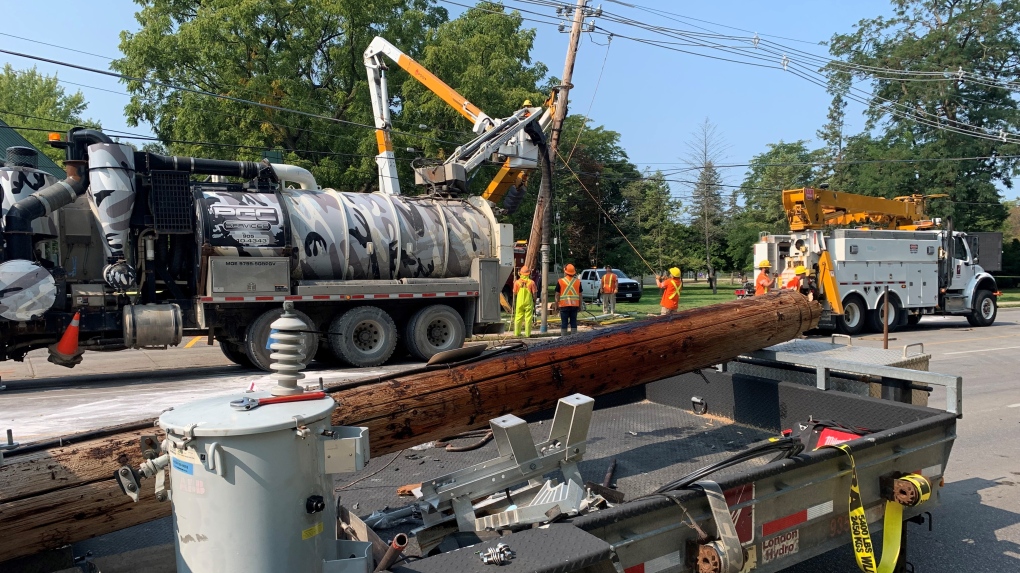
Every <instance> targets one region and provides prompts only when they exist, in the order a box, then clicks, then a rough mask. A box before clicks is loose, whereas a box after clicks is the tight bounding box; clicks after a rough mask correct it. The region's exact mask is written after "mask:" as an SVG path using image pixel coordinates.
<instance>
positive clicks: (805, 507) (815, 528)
mask: <svg viewBox="0 0 1020 573" xmlns="http://www.w3.org/2000/svg"><path fill="white" fill-rule="evenodd" d="M840 348H844V349H846V351H845V354H844V355H843V356H842V357H841V354H840ZM855 348H856V350H855ZM871 350H874V349H869V351H868V352H862V351H861V349H860V348H859V347H845V346H839V345H834V344H833V345H830V344H828V343H821V342H819V341H804V340H802V341H793V342H791V343H787V344H785V345H781V347H780V348H778V349H777V348H772V349H766V350H763V351H758V352H756V353H753V354H751V355H748V356H745V357H742V358H741V359H739V360H738V361H736V362H735V363H730V364H728V365H727V366H725V367H719V369H717V370H710V371H709V370H706V371H702V372H700V373H691V374H685V375H683V376H679V377H675V378H670V379H667V380H662V381H658V382H654V383H651V384H648V385H646V386H644V387H638V388H635V389H631V390H626V391H623V392H620V393H617V394H614V395H609V396H605V397H602V398H599V399H597V400H596V405H595V411H594V413H593V415H592V421H591V426H590V430H589V433H588V442H587V450H586V452H585V455H584V460H583V461H581V462H580V463H579V464H578V469H579V470H580V473H581V475H582V476H583V478H584V479H585V480H586V481H591V482H596V483H601V482H602V481H603V477H604V476H605V474H606V473H607V469H608V468H609V467H610V466H611V465H613V466H615V476H614V480H613V481H614V485H615V487H616V489H617V491H618V492H620V493H622V494H623V495H624V496H625V501H624V502H622V503H619V504H615V505H613V506H611V507H608V508H606V509H601V510H598V511H592V512H590V513H587V514H585V515H581V516H577V517H573V518H568V519H562V520H559V521H558V522H556V523H552V524H548V525H544V526H541V527H536V528H532V529H524V530H519V531H516V532H514V533H512V534H508V533H509V532H499V533H497V532H479V533H478V534H477V536H472V535H470V534H468V535H465V534H456V535H455V536H454V537H456V538H457V539H458V540H457V541H451V538H447V540H446V541H444V542H443V544H439V545H438V546H437V544H435V543H433V542H431V541H429V540H427V539H418V540H416V539H415V537H414V536H412V537H411V540H412V541H411V545H409V546H408V548H407V549H406V550H405V554H406V555H416V554H419V553H418V551H419V550H420V549H426V550H433V548H435V549H434V551H441V553H439V554H437V555H433V556H425V557H424V558H422V559H408V560H406V561H403V562H401V563H399V564H398V565H396V566H394V567H393V568H392V569H391V570H392V571H395V572H401V573H411V572H421V573H426V572H442V573H449V572H451V571H458V572H461V571H464V572H470V571H479V572H483V571H490V570H492V566H491V565H486V564H483V563H482V560H481V559H480V555H479V553H480V552H481V553H484V552H485V551H487V550H488V549H489V548H490V547H495V546H496V545H497V543H505V544H507V545H508V546H509V547H510V548H511V549H512V550H513V551H514V552H515V557H514V558H513V560H512V561H511V563H512V564H513V567H512V569H513V570H515V571H592V572H594V571H606V572H610V571H618V572H626V573H652V572H658V571H667V572H681V571H762V572H768V571H780V570H782V569H784V568H787V567H790V566H792V565H794V564H797V563H800V562H803V561H806V560H808V559H810V558H812V557H814V556H816V555H819V554H821V553H824V552H827V551H830V550H832V549H835V548H837V547H840V546H843V545H846V544H848V543H851V533H850V525H849V524H850V519H849V497H850V496H849V494H850V482H851V464H850V458H849V457H848V456H847V455H846V454H845V453H844V452H842V451H840V450H837V449H835V448H831V447H822V448H819V449H816V450H811V449H810V448H809V449H807V450H805V451H803V452H801V453H799V454H797V455H795V456H793V457H790V458H784V457H782V456H781V455H780V456H779V458H781V459H775V458H777V455H776V454H775V453H771V454H769V455H765V456H761V457H759V458H756V459H754V460H751V461H748V462H743V463H740V464H738V465H734V466H732V467H728V468H724V469H721V470H719V471H716V472H714V473H710V474H707V475H706V476H704V479H708V480H712V481H714V482H716V483H717V484H718V485H719V487H720V488H721V490H722V491H723V493H724V495H725V501H726V505H727V506H728V514H729V515H730V517H731V518H732V520H733V522H732V530H733V531H732V533H733V534H734V535H735V536H736V543H738V544H739V550H738V553H737V554H739V555H740V556H741V560H740V561H741V562H740V563H739V564H737V565H730V567H732V568H731V569H726V568H722V566H721V565H720V564H719V563H714V564H713V563H707V564H706V563H695V560H696V559H697V557H698V553H699V551H700V548H701V547H702V545H703V544H704V543H705V542H706V541H707V540H716V541H719V540H720V528H718V527H717V525H716V524H717V523H718V521H717V520H716V519H715V518H714V517H713V512H712V509H711V508H710V504H709V502H708V498H707V497H706V493H705V492H704V491H702V490H701V489H699V488H697V487H690V488H684V489H677V490H673V491H669V492H666V493H665V494H663V493H656V490H658V489H659V488H660V487H661V486H663V485H664V484H667V483H669V482H671V481H674V480H676V479H677V478H680V477H681V476H684V475H687V474H690V473H691V472H694V471H695V470H698V469H701V468H704V467H706V466H709V465H712V464H717V463H720V462H725V461H726V460H728V459H731V458H733V457H734V456H738V455H740V454H741V453H743V452H747V451H748V450H750V449H751V448H755V447H760V446H762V445H763V444H768V443H769V440H770V439H774V438H776V437H778V436H780V435H781V434H782V433H783V431H784V430H789V429H794V430H797V429H799V428H800V427H801V426H803V425H806V424H807V422H808V420H816V421H821V420H827V421H830V422H835V423H837V424H841V425H843V426H846V427H855V428H868V429H870V430H871V431H870V433H867V434H866V435H864V436H862V437H859V438H856V439H852V440H851V441H848V442H846V445H847V446H848V447H849V449H850V451H851V452H852V454H853V460H854V467H855V468H856V474H857V479H858V481H859V484H860V486H859V487H860V496H861V500H862V508H863V510H864V513H865V515H866V517H867V521H868V523H869V524H870V528H871V531H872V538H873V540H874V544H875V546H876V551H875V552H876V553H878V554H879V555H880V554H881V551H880V549H881V546H882V536H881V535H882V534H881V533H877V532H878V531H879V530H880V529H882V518H883V515H884V512H885V509H886V504H887V501H886V497H888V492H887V491H886V492H885V494H884V493H883V488H885V489H886V490H887V489H888V487H889V483H890V481H889V480H891V479H893V478H897V477H900V476H902V475H904V474H914V475H922V476H924V477H925V478H926V479H927V481H928V482H929V483H930V484H931V488H932V492H931V497H930V499H928V500H927V501H926V502H924V503H922V504H919V505H917V506H913V507H903V519H904V520H914V521H917V520H918V517H917V516H919V515H920V514H922V513H924V512H927V511H931V510H932V509H933V508H934V507H935V506H937V505H938V503H939V492H940V489H941V487H942V484H943V482H942V476H943V473H944V471H945V467H946V463H947V461H948V458H949V454H950V451H951V448H952V444H953V441H954V439H955V437H956V420H957V418H958V417H959V416H960V415H961V407H962V400H961V388H962V379H961V378H959V377H956V376H948V375H944V374H936V373H930V372H925V371H919V370H910V369H905V368H899V367H890V366H885V365H883V364H881V362H882V359H879V360H872V359H868V358H865V359H864V360H861V358H860V357H861V356H862V355H868V354H869V353H870V356H872V357H874V356H875V355H876V354H879V355H880V354H882V351H881V350H878V351H877V353H876V352H870V351H871ZM885 352H886V353H887V354H892V353H893V352H894V351H885ZM896 354H899V353H898V352H896ZM915 356H916V355H915ZM735 371H736V372H740V373H735ZM784 372H786V373H788V375H786V374H784ZM755 374H757V375H755ZM787 380H796V381H795V382H791V381H787ZM805 381H808V383H805ZM854 384H860V385H862V386H863V387H864V388H863V390H862V391H860V392H842V391H838V390H834V389H832V388H835V387H837V386H838V387H840V388H843V389H848V386H852V385H854ZM873 384H877V385H878V386H880V387H883V388H885V387H888V388H890V389H894V390H896V391H895V392H893V391H890V392H882V395H883V396H887V397H891V398H895V399H896V400H901V401H893V400H890V399H882V398H875V397H870V396H868V395H867V394H868V393H869V389H868V387H869V386H870V385H873ZM938 386H942V388H937V387H938ZM911 390H912V391H911ZM932 390H934V394H932V396H931V397H932V401H933V402H934V401H936V400H938V401H939V403H942V399H944V400H945V402H944V403H945V407H944V408H942V409H939V408H934V407H927V406H920V405H915V404H911V403H909V402H910V401H911V400H914V401H917V398H916V396H917V395H919V393H920V394H923V395H925V397H927V394H928V392H930V391H932ZM872 392H873V391H872ZM549 418H550V416H549V415H545V416H541V415H539V416H532V417H529V418H528V421H529V423H530V428H531V432H532V435H533V436H534V437H535V438H536V441H537V440H541V439H544V434H546V433H547V432H548V428H549V425H550V424H549V423H548V420H549ZM808 431H810V430H808ZM455 445H462V443H457V444H455ZM496 455H497V454H496V447H495V446H494V445H493V444H491V443H490V444H488V445H487V446H484V447H482V448H479V449H477V450H473V451H470V452H459V453H451V452H447V451H445V450H444V449H441V448H429V447H425V448H415V449H412V450H404V451H401V452H399V453H397V454H393V455H392V459H391V456H390V455H387V456H384V457H383V458H382V459H381V460H374V461H373V463H372V464H370V466H369V467H368V468H367V469H366V470H364V472H365V476H366V477H364V479H362V477H363V476H362V475H355V476H353V477H349V476H348V477H345V478H344V479H341V480H340V481H338V490H339V494H340V497H341V499H340V501H339V503H341V504H343V506H344V507H346V508H347V509H348V510H349V511H350V512H351V513H356V514H359V515H362V516H363V518H365V519H366V520H368V521H369V522H372V521H373V519H371V518H370V517H369V514H371V513H372V512H375V511H377V510H389V511H392V510H390V509H389V508H399V507H401V506H407V505H408V501H407V500H408V498H406V497H397V496H396V490H397V488H398V487H399V486H402V485H405V484H408V483H415V482H425V481H428V480H429V479H431V478H434V477H436V475H438V474H443V473H448V472H453V471H457V470H459V469H461V468H464V467H467V466H471V465H474V464H478V463H480V462H484V461H486V460H489V459H492V458H493V457H494V456H496ZM384 464H385V467H384V469H383V470H382V471H380V467H382V466H383V465H384ZM367 474H373V475H370V476H368V475H367ZM384 512H385V511H384ZM405 513H406V512H405ZM377 517H378V515H377V516H376V518H377ZM420 524H421V522H420V521H414V520H413V519H411V520H409V522H406V523H403V524H399V525H394V526H392V527H389V528H387V529H383V528H381V527H378V526H377V528H376V529H377V532H378V533H379V534H380V535H381V536H382V538H383V539H390V538H392V537H393V536H394V535H396V534H397V533H400V532H405V533H411V532H412V531H413V530H414V529H415V527H416V526H420ZM386 525H387V524H385V523H382V524H380V526H386ZM903 527H904V529H903V533H902V539H901V542H902V543H903V544H904V547H905V543H906V525H905V524H904V526H903ZM702 532H703V533H704V536H702V535H701V533H702ZM722 542H723V545H721V546H718V547H722V548H725V545H726V543H727V540H726V539H725V536H723V538H722ZM728 542H729V543H730V544H731V545H732V544H733V543H734V540H733V539H732V538H731V539H729V541H728ZM416 543H418V544H419V545H418V546H416ZM425 544H428V545H427V546H425ZM463 545H468V547H464V548H463V549H461V550H451V549H454V548H456V547H459V546H463ZM423 546H424V547H423ZM907 558H909V554H906V552H905V550H904V552H901V553H900V559H899V562H898V564H897V565H898V567H899V568H897V569H896V570H897V571H899V570H902V567H903V566H904V564H905V563H906V559H907ZM699 567H700V568H699Z"/></svg>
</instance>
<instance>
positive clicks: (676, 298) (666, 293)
mask: <svg viewBox="0 0 1020 573" xmlns="http://www.w3.org/2000/svg"><path fill="white" fill-rule="evenodd" d="M655 286H657V287H659V288H661V289H662V300H660V301H659V306H660V307H662V310H661V311H660V312H659V314H660V315H663V314H673V313H674V312H676V311H677V310H678V309H679V308H680V291H681V290H683V288H684V282H683V281H682V280H680V269H678V268H677V267H673V268H671V269H669V276H668V277H665V278H663V277H655Z"/></svg>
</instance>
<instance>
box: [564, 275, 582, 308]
mask: <svg viewBox="0 0 1020 573" xmlns="http://www.w3.org/2000/svg"><path fill="white" fill-rule="evenodd" d="M559 284H560V307H561V308H562V307H564V306H581V281H579V280H577V277H564V278H562V279H560V280H559Z"/></svg>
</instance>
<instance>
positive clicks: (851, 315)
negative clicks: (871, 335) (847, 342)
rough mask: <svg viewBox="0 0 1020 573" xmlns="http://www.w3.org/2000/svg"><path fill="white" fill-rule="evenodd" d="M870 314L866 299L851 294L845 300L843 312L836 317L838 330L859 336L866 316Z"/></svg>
mask: <svg viewBox="0 0 1020 573" xmlns="http://www.w3.org/2000/svg"><path fill="white" fill-rule="evenodd" d="M867 315H868V307H867V306H866V305H865V304H864V299H862V298H861V297H859V296H857V295H850V296H848V297H846V300H844V301H843V314H842V315H841V316H837V317H836V330H838V331H840V332H842V333H843V334H849V335H850V336H857V335H858V334H860V333H861V331H863V330H864V323H865V317H866V316H867Z"/></svg>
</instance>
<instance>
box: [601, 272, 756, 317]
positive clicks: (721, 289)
mask: <svg viewBox="0 0 1020 573" xmlns="http://www.w3.org/2000/svg"><path fill="white" fill-rule="evenodd" d="M720 282H722V284H720V285H719V286H718V287H717V288H716V291H717V292H716V294H714V295H713V294H712V289H711V288H710V287H709V286H708V283H706V282H703V281H702V282H698V283H694V282H691V281H685V282H684V290H683V291H682V292H681V293H680V310H687V309H690V308H698V307H701V306H708V305H710V304H716V303H719V302H726V301H729V300H734V299H735V298H736V297H735V296H734V295H733V290H734V289H736V288H739V287H737V286H730V285H729V284H727V283H726V282H724V281H720ZM661 298H662V291H661V290H659V289H658V288H656V287H655V285H652V286H648V285H645V287H644V292H643V294H642V295H641V301H640V302H626V301H617V302H616V312H617V313H627V314H633V315H637V316H639V317H640V316H644V315H646V314H659V309H660V308H661V307H660V306H659V300H660V299H661ZM600 308H601V307H600ZM600 312H601V310H600Z"/></svg>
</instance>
